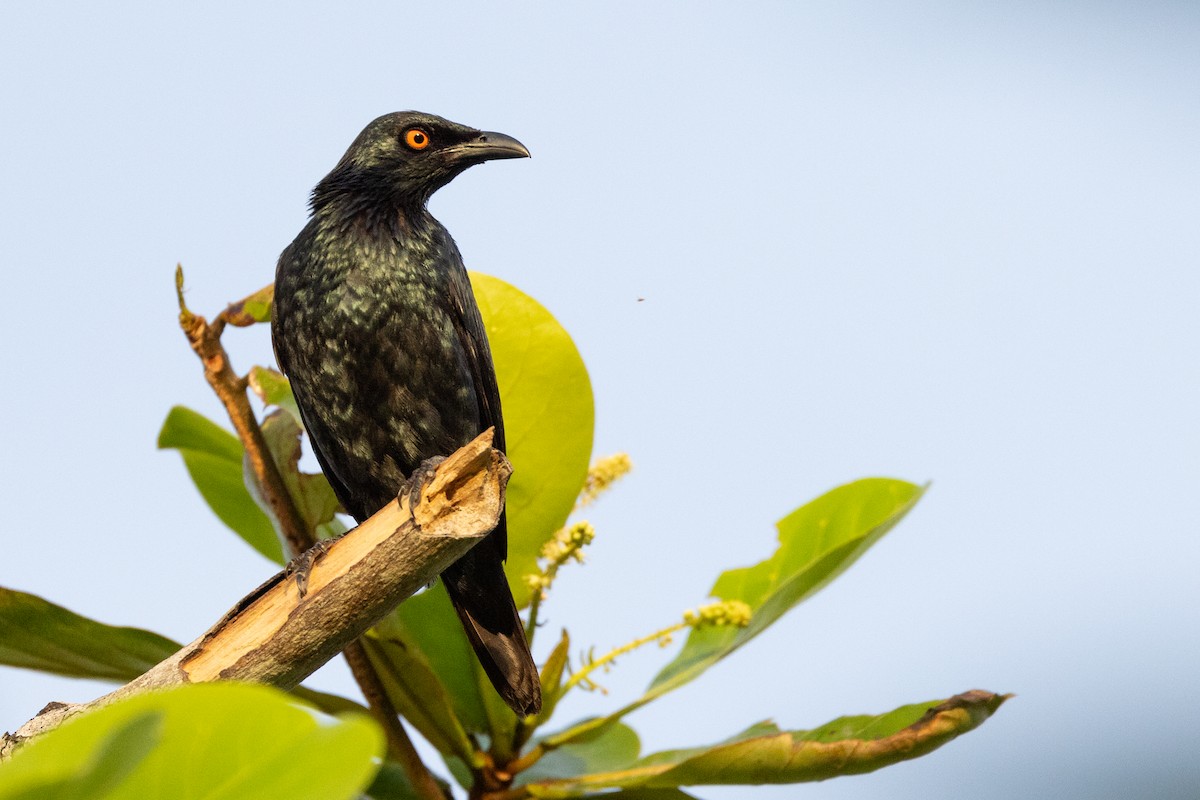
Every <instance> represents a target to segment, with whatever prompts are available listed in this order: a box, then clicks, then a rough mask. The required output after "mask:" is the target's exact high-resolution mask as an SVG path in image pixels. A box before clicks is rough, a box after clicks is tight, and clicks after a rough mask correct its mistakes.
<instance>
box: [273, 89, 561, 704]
mask: <svg viewBox="0 0 1200 800" xmlns="http://www.w3.org/2000/svg"><path fill="white" fill-rule="evenodd" d="M528 156H529V151H528V150H526V149H525V146H524V145H522V144H521V143H520V142H518V141H517V140H516V139H513V138H512V137H510V136H505V135H504V134H501V133H490V132H486V131H479V130H476V129H474V128H469V127H467V126H465V125H459V124H457V123H454V122H450V121H449V120H446V119H442V118H441V117H437V116H434V115H432V114H422V113H418V112H414V111H403V112H398V113H394V114H387V115H385V116H382V117H380V118H378V119H376V120H375V121H374V122H372V123H371V124H370V125H368V126H367V127H366V129H364V130H363V132H362V133H360V134H359V135H358V138H357V139H355V140H354V143H353V144H351V145H350V149H349V150H347V151H346V154H345V155H344V156H342V159H341V161H339V162H338V164H337V166H336V167H334V168H333V171H332V172H330V173H329V174H328V175H326V176H325V178H324V179H323V180H322V181H321V182H320V183H319V184H317V187H316V188H315V189H314V190H313V193H312V199H311V201H310V207H311V215H310V218H309V221H308V224H307V225H305V226H304V230H302V231H301V232H300V235H299V236H297V237H296V240H295V241H293V242H292V243H291V245H289V246H288V248H287V249H286V250H284V251H283V254H282V255H281V256H280V257H279V265H278V267H277V268H276V273H275V309H274V320H273V323H272V339H273V341H274V344H275V353H276V358H277V359H278V361H279V366H280V367H281V368H282V370H283V371H284V373H285V374H286V375H287V376H288V377H289V378H290V379H291V384H292V391H293V392H294V393H295V396H296V403H297V405H299V407H300V414H301V416H302V417H303V419H304V425H305V427H306V428H307V429H308V434H309V437H310V440H311V441H312V446H313V450H314V451H315V452H316V455H317V460H318V461H319V462H320V463H321V468H322V469H323V470H324V472H325V475H326V477H327V478H328V479H329V482H330V483H331V484H332V485H333V489H334V491H335V492H336V493H337V496H338V499H339V500H341V502H342V505H343V506H344V507H345V509H346V511H348V512H349V513H350V515H351V516H353V517H354V518H355V519H356V520H358V521H359V522H362V521H363V520H365V519H367V517H369V516H371V515H372V514H374V513H375V512H376V511H378V510H379V509H380V508H382V507H383V506H384V505H386V504H387V503H388V502H390V501H391V500H392V499H393V498H394V497H395V496H396V493H397V491H398V490H399V489H400V488H401V487H402V486H403V485H404V483H405V481H406V479H407V477H408V476H409V475H411V474H412V473H413V472H414V471H415V470H416V469H417V468H418V467H419V466H420V465H421V463H422V462H423V461H425V460H426V459H429V458H432V457H436V456H445V455H449V454H450V453H452V452H453V451H454V450H457V449H458V448H459V447H461V446H462V445H464V444H466V443H467V442H469V441H471V440H472V439H474V438H475V437H476V436H478V435H479V434H480V433H481V432H483V431H484V430H485V429H487V428H488V427H489V426H495V428H496V433H495V446H496V447H498V448H499V449H501V450H503V449H504V420H503V417H502V416H501V414H500V393H499V390H498V389H497V387H496V373H495V370H494V368H493V366H492V355H491V350H490V348H489V347H488V340H487V335H486V333H485V331H484V327H483V321H482V320H481V319H480V316H479V308H478V307H477V306H476V304H475V298H474V295H473V294H472V293H471V283H470V280H469V279H468V277H467V271H466V268H465V267H464V266H463V261H462V256H461V255H460V254H459V252H458V247H457V246H456V245H455V244H454V240H453V239H451V238H450V234H449V233H448V232H447V231H446V229H445V228H444V227H442V225H441V224H440V223H439V222H438V221H437V220H435V219H434V218H433V217H432V216H430V214H429V211H428V210H427V209H426V203H427V202H428V200H429V198H430V196H431V195H432V194H433V193H434V192H435V191H437V190H438V189H440V188H441V187H442V186H445V185H446V184H447V183H449V182H450V181H451V180H453V179H454V177H455V176H456V175H458V174H459V173H460V172H462V171H463V170H465V169H466V168H467V167H470V166H472V165H474V164H480V163H482V162H484V161H489V160H492V159H499V158H524V157H528ZM505 525H506V523H505V518H504V516H501V517H500V523H499V525H497V526H496V529H495V530H494V531H492V532H491V533H490V534H488V536H487V537H485V538H484V540H483V541H482V542H480V543H479V544H478V545H476V546H475V547H474V548H473V549H471V550H470V552H468V553H467V555H465V556H463V557H462V558H461V559H460V560H458V561H457V562H455V563H454V564H453V565H452V566H450V567H449V568H448V569H446V571H445V572H443V573H442V582H443V583H444V584H445V586H446V590H447V592H448V593H449V595H450V599H451V601H452V602H453V603H454V608H455V609H456V610H457V611H458V616H459V619H460V620H462V624H463V628H464V629H465V630H466V633H467V638H468V639H470V641H471V645H472V647H474V649H475V653H476V654H477V655H478V657H479V661H480V663H481V664H482V665H483V668H484V670H485V671H486V672H487V675H488V677H489V678H490V679H491V681H492V685H493V686H495V687H496V691H497V692H499V694H500V696H501V697H503V698H504V701H505V702H506V703H508V705H509V706H510V707H511V708H512V709H513V710H514V711H515V712H517V713H518V714H521V715H526V714H533V713H536V712H537V711H538V710H539V709H540V708H541V703H542V698H541V686H540V683H539V680H538V673H537V667H536V666H535V665H534V663H533V658H532V657H531V656H530V654H529V646H528V644H527V643H526V641H525V633H524V630H523V628H522V625H521V619H520V617H519V616H518V615H517V608H516V605H515V603H514V602H513V597H512V593H511V592H510V591H509V588H508V582H507V580H506V579H505V577H504V565H503V561H504V559H505V557H506V555H507V541H506V527H505Z"/></svg>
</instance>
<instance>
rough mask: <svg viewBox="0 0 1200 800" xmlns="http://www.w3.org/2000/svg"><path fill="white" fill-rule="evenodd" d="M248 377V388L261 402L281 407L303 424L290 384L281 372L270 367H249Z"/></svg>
mask: <svg viewBox="0 0 1200 800" xmlns="http://www.w3.org/2000/svg"><path fill="white" fill-rule="evenodd" d="M249 379H250V388H251V389H253V390H254V393H255V394H256V395H258V397H259V399H260V400H262V401H263V403H265V404H266V405H268V406H275V407H276V408H282V409H283V410H284V411H286V412H288V413H289V414H291V415H292V419H294V420H296V422H297V423H298V424H303V421H302V420H301V419H300V408H299V406H297V405H296V397H295V395H293V394H292V384H291V382H290V381H288V379H287V378H286V377H284V375H283V373H281V372H277V371H276V370H273V369H271V368H270V367H251V368H250V375H249Z"/></svg>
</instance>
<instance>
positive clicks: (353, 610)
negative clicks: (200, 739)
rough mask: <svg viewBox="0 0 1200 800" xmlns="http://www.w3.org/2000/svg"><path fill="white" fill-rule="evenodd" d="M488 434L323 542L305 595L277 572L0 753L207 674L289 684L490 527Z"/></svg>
mask: <svg viewBox="0 0 1200 800" xmlns="http://www.w3.org/2000/svg"><path fill="white" fill-rule="evenodd" d="M492 435H493V431H492V429H488V430H487V431H485V432H484V433H482V434H480V436H479V437H478V438H477V439H475V440H474V441H473V442H471V443H470V444H468V445H466V446H465V447H463V448H461V449H460V450H458V451H457V452H455V453H454V454H453V455H451V456H450V457H449V458H447V459H446V460H445V461H443V462H442V463H441V464H439V465H438V466H437V469H436V471H435V472H434V473H433V475H432V476H431V477H430V478H429V479H428V480H427V481H426V482H425V484H424V485H423V486H422V488H421V490H420V496H419V499H418V500H417V502H416V504H415V505H413V506H411V507H410V505H409V502H408V496H407V494H405V496H404V498H403V502H399V501H395V500H394V501H392V502H391V503H389V504H388V505H387V506H386V507H384V508H383V509H381V510H380V511H379V512H378V513H377V514H375V515H374V516H373V517H371V518H370V519H368V520H367V521H366V522H364V523H362V524H361V525H359V526H358V527H357V528H355V529H354V530H352V531H350V532H349V533H347V534H346V535H345V536H343V537H341V538H340V539H337V540H335V541H333V542H332V543H330V544H329V545H328V548H327V549H326V550H325V552H324V553H323V554H322V555H320V556H319V557H318V558H317V559H316V561H315V563H313V565H312V568H311V570H310V572H309V576H308V584H307V590H306V592H305V595H304V596H303V597H301V596H300V593H299V590H298V587H297V582H296V579H295V577H294V575H292V574H290V573H289V572H288V571H286V570H285V571H283V572H280V573H278V574H277V575H275V576H274V577H272V578H271V579H270V580H269V581H267V582H266V583H264V584H263V585H262V586H260V587H259V588H257V589H255V590H254V591H253V592H251V593H250V594H249V595H247V596H246V597H245V598H243V599H242V601H241V602H239V603H238V604H237V605H236V606H234V608H233V609H232V610H230V612H229V613H228V614H226V615H225V617H223V618H222V619H221V620H220V621H219V622H217V623H216V624H215V625H214V626H213V627H212V628H210V629H209V630H208V631H207V632H205V633H204V635H202V636H201V637H200V638H198V639H196V641H194V642H192V643H191V644H189V645H186V646H185V647H183V648H182V649H181V650H179V652H177V653H175V654H174V655H172V656H171V657H170V658H168V659H166V660H165V661H163V662H162V663H160V664H158V665H157V666H155V667H153V668H152V669H150V670H149V671H148V672H146V673H145V674H144V675H142V676H140V677H138V678H136V679H135V680H133V681H131V682H130V683H128V684H126V685H125V686H122V687H121V688H120V689H117V690H116V691H114V692H111V693H109V694H107V695H104V696H103V697H100V698H98V699H97V700H94V701H92V702H91V703H86V704H81V705H69V706H57V707H54V708H49V709H47V710H45V711H43V712H42V713H41V714H39V715H38V716H37V717H35V718H34V719H32V720H30V721H29V722H28V723H26V724H25V725H24V726H22V727H21V729H20V730H18V731H17V732H16V734H13V735H12V737H6V740H5V741H3V742H0V757H3V755H4V754H5V752H6V751H7V750H9V749H11V746H12V745H13V744H15V743H16V742H19V741H23V740H24V739H26V738H30V737H31V736H34V735H37V734H39V733H42V732H44V731H46V730H49V729H50V728H53V727H55V726H56V725H58V724H59V723H61V722H62V721H63V720H64V719H66V718H67V717H69V716H72V715H74V714H77V713H79V712H80V711H84V710H87V709H90V708H94V707H96V706H99V705H103V704H105V703H110V702H112V701H114V700H117V699H120V698H122V697H125V696H128V695H131V694H135V693H138V692H144V691H147V690H150V689H157V688H163V687H167V686H174V685H177V684H181V683H202V682H206V681H214V680H241V681H251V682H255V683H268V684H271V685H273V686H278V687H280V688H284V689H290V688H292V687H293V686H295V685H297V684H298V683H299V682H300V681H301V680H302V679H303V678H305V677H306V676H308V675H309V674H311V673H312V672H314V671H315V670H316V669H317V668H318V667H320V666H321V665H322V664H324V663H325V662H326V661H328V660H329V659H330V658H332V657H333V656H334V655H335V654H336V653H337V652H338V651H340V650H341V649H342V648H343V647H345V646H346V644H347V643H348V642H350V641H351V640H352V639H354V638H356V637H358V636H361V635H362V634H363V633H365V632H366V631H367V629H368V628H370V627H371V626H372V625H374V624H375V623H376V622H378V621H379V620H380V619H382V618H383V617H384V616H385V615H387V614H388V613H389V612H390V611H391V610H392V609H394V608H395V607H396V606H397V605H398V604H399V603H400V602H401V601H402V600H404V598H406V597H408V596H409V595H411V594H413V593H414V592H416V591H417V590H418V589H420V588H421V587H422V586H426V585H428V584H429V583H431V582H432V581H433V580H434V579H435V578H436V577H437V576H438V575H439V574H440V573H441V572H442V570H444V569H445V568H446V567H448V566H449V565H450V564H452V563H453V562H454V561H456V560H457V559H459V558H460V557H461V556H462V555H463V554H464V553H466V552H467V551H468V550H469V549H470V548H471V547H472V546H474V545H475V544H476V543H477V542H478V541H479V540H480V539H481V538H482V537H483V536H485V535H486V534H488V533H489V532H490V531H491V530H492V529H493V528H494V527H495V526H496V523H497V521H498V520H499V517H500V512H501V510H502V509H503V508H504V489H505V487H506V485H507V483H508V476H509V475H510V474H511V472H512V468H511V466H510V465H509V463H508V461H507V459H505V457H504V454H503V453H501V452H500V451H498V450H494V449H493V448H492ZM184 591H186V590H184ZM9 738H11V739H14V741H9V740H8V739H9Z"/></svg>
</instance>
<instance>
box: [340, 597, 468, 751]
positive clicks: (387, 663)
mask: <svg viewBox="0 0 1200 800" xmlns="http://www.w3.org/2000/svg"><path fill="white" fill-rule="evenodd" d="M401 635H402V630H401V629H400V626H399V624H398V623H397V622H396V621H395V619H394V618H389V619H386V620H384V621H383V622H382V623H380V624H379V625H376V626H375V627H374V628H373V629H372V630H371V631H370V632H369V633H368V635H367V636H366V637H364V640H363V641H364V643H365V645H366V648H367V654H368V656H369V657H370V659H371V662H372V663H373V664H374V665H375V668H376V671H377V672H378V673H379V677H380V679H381V680H382V681H383V685H384V689H385V690H386V691H387V694H388V697H389V698H390V699H391V701H392V703H393V705H395V707H396V710H398V711H399V712H400V713H401V714H403V715H404V718H405V719H406V720H408V721H409V722H410V723H412V725H413V727H415V728H416V729H417V730H419V731H420V732H421V735H422V736H424V737H425V739H426V740H428V742H429V743H430V744H431V745H433V746H434V747H435V748H437V750H438V752H440V753H442V754H443V755H454V756H458V757H459V758H461V759H462V760H464V761H466V762H467V763H471V762H472V761H473V760H474V751H475V748H474V747H473V746H472V744H471V740H470V739H468V738H467V732H466V730H465V729H464V728H463V725H462V723H461V722H459V720H458V717H457V716H456V715H455V713H454V707H453V701H452V700H451V698H450V693H449V692H448V691H447V690H446V687H445V686H444V685H443V684H442V682H441V681H440V680H439V679H438V676H437V674H436V673H435V672H434V671H433V669H432V668H431V667H430V665H429V662H428V661H427V660H426V658H425V656H424V655H423V654H422V652H421V650H420V649H418V648H415V647H409V646H407V645H406V644H405V643H404V640H403V639H402V638H401ZM476 766H482V764H478V765H476Z"/></svg>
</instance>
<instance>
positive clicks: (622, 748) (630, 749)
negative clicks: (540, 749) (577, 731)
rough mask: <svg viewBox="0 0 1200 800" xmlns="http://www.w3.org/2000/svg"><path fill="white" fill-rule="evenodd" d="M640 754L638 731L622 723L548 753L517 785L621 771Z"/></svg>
mask: <svg viewBox="0 0 1200 800" xmlns="http://www.w3.org/2000/svg"><path fill="white" fill-rule="evenodd" d="M640 751H641V741H640V740H639V739H638V735H637V731H635V730H634V729H633V728H631V727H629V726H628V725H626V724H625V723H623V722H618V723H616V724H615V725H611V726H608V727H606V728H604V729H603V730H601V731H599V732H597V733H594V734H592V735H590V736H587V737H581V738H580V739H578V740H576V741H574V742H572V743H571V744H569V745H565V746H563V747H560V748H558V749H556V750H551V751H550V752H548V753H546V755H544V756H542V757H541V758H540V759H538V761H536V762H535V763H534V764H533V766H532V767H530V768H529V769H528V770H526V771H525V772H522V773H521V774H520V775H519V776H518V777H517V781H516V784H517V785H518V786H520V785H523V784H526V783H531V782H535V781H544V780H547V779H551V778H575V777H576V776H579V775H586V774H588V773H592V772H609V771H611V770H616V769H621V768H624V767H627V766H629V765H631V764H632V763H633V762H634V761H635V760H636V759H637V757H638V753H639V752H640Z"/></svg>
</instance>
